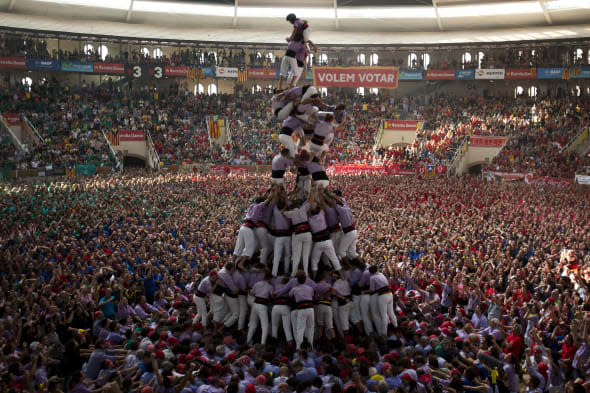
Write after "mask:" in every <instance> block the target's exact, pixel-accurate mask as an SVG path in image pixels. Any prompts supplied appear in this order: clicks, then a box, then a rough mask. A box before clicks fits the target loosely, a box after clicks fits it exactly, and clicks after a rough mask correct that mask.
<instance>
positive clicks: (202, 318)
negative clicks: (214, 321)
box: [193, 295, 207, 327]
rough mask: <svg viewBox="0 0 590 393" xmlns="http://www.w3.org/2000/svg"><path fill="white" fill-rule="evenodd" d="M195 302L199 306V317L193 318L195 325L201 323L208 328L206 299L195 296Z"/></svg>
mask: <svg viewBox="0 0 590 393" xmlns="http://www.w3.org/2000/svg"><path fill="white" fill-rule="evenodd" d="M193 302H194V303H195V305H196V306H197V315H195V317H194V318H193V325H194V324H197V323H199V322H201V324H202V325H203V327H207V303H205V298H204V297H200V296H197V295H193Z"/></svg>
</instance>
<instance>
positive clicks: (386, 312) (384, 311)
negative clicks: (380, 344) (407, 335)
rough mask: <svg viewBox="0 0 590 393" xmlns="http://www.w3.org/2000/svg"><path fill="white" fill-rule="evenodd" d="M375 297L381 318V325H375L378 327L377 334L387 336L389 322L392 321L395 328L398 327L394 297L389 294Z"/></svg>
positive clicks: (378, 314)
mask: <svg viewBox="0 0 590 393" xmlns="http://www.w3.org/2000/svg"><path fill="white" fill-rule="evenodd" d="M373 296H374V297H375V298H376V303H377V316H378V317H379V324H376V325H375V326H376V327H377V333H378V334H379V335H380V336H386V335H387V325H389V320H391V323H392V325H393V326H395V327H397V318H396V317H395V313H394V311H393V295H392V294H391V292H389V293H384V294H381V295H378V294H375V295H373Z"/></svg>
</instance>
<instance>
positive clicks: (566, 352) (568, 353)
mask: <svg viewBox="0 0 590 393" xmlns="http://www.w3.org/2000/svg"><path fill="white" fill-rule="evenodd" d="M575 355H576V347H575V346H573V345H570V346H568V345H566V344H561V358H562V359H563V360H566V359H573V358H574V356H575Z"/></svg>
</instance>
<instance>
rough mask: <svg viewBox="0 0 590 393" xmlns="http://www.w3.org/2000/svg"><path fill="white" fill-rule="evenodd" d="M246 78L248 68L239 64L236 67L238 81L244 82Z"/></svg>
mask: <svg viewBox="0 0 590 393" xmlns="http://www.w3.org/2000/svg"><path fill="white" fill-rule="evenodd" d="M247 80H248V69H247V68H246V66H240V67H239V68H238V82H242V83H243V82H246V81H247Z"/></svg>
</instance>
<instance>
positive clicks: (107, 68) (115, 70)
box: [94, 63, 125, 75]
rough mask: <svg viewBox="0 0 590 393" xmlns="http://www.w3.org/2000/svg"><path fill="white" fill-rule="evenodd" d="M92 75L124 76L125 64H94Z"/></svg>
mask: <svg viewBox="0 0 590 393" xmlns="http://www.w3.org/2000/svg"><path fill="white" fill-rule="evenodd" d="M94 73H96V74H114V75H123V74H125V64H121V63H94Z"/></svg>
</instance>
